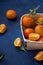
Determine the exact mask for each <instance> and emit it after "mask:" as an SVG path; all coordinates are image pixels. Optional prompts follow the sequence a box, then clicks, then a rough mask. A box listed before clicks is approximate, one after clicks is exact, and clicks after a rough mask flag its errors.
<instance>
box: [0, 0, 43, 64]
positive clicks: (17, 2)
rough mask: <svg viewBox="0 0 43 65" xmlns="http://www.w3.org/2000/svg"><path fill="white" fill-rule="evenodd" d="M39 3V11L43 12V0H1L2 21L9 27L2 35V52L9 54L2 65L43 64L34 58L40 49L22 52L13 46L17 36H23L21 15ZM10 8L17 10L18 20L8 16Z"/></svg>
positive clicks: (0, 50)
mask: <svg viewBox="0 0 43 65" xmlns="http://www.w3.org/2000/svg"><path fill="white" fill-rule="evenodd" d="M37 5H40V8H39V10H38V12H42V13H43V0H0V23H5V24H6V26H7V29H8V30H7V32H6V33H5V34H4V35H0V53H5V54H6V55H7V56H6V58H5V59H4V60H3V62H2V63H0V65H43V62H37V61H35V60H34V58H33V57H34V56H35V54H36V53H37V52H38V51H36V50H35V51H26V52H22V51H20V50H18V49H16V48H15V47H14V46H13V41H14V40H15V38H17V37H20V38H22V34H21V30H20V17H21V16H22V15H23V14H25V13H29V9H30V8H34V7H36V6H37ZM9 9H14V10H16V12H17V19H16V20H14V21H11V20H8V19H7V18H6V16H5V13H6V11H7V10H9ZM22 40H23V39H22Z"/></svg>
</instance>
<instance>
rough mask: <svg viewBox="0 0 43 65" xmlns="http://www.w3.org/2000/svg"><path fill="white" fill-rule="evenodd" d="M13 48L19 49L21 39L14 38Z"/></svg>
mask: <svg viewBox="0 0 43 65" xmlns="http://www.w3.org/2000/svg"><path fill="white" fill-rule="evenodd" d="M14 46H15V47H21V46H22V40H21V38H19V37H18V38H16V39H15V40H14Z"/></svg>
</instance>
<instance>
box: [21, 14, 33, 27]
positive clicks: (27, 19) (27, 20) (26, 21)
mask: <svg viewBox="0 0 43 65" xmlns="http://www.w3.org/2000/svg"><path fill="white" fill-rule="evenodd" d="M32 23H33V18H32V17H31V16H28V15H27V16H24V17H23V19H22V24H23V25H24V26H27V27H28V26H30V25H31V24H32Z"/></svg>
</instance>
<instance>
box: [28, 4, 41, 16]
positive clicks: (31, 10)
mask: <svg viewBox="0 0 43 65" xmlns="http://www.w3.org/2000/svg"><path fill="white" fill-rule="evenodd" d="M39 7H40V6H39V5H38V6H37V7H36V8H34V9H29V10H30V14H32V15H35V14H36V13H37V10H38V8H39Z"/></svg>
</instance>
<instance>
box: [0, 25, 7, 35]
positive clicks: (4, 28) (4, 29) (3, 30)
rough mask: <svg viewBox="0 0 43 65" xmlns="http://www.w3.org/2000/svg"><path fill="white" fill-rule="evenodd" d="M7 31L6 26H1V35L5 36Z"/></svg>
mask: <svg viewBox="0 0 43 65" xmlns="http://www.w3.org/2000/svg"><path fill="white" fill-rule="evenodd" d="M6 30H7V27H6V25H5V24H0V33H1V34H3V33H5V32H6Z"/></svg>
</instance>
